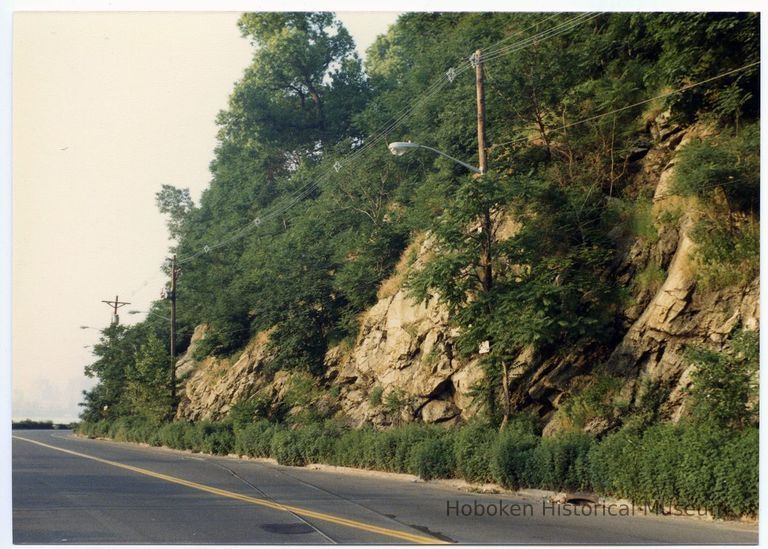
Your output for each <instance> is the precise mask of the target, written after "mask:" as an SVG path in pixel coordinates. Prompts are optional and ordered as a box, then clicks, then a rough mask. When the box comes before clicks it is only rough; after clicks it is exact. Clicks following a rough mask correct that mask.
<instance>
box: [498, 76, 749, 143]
mask: <svg viewBox="0 0 768 549" xmlns="http://www.w3.org/2000/svg"><path fill="white" fill-rule="evenodd" d="M759 64H760V61H755V62H754V63H749V64H748V65H744V66H742V67H739V68H737V69H733V70H730V71H727V72H724V73H721V74H718V75H717V76H713V77H711V78H707V79H705V80H701V81H699V82H695V83H693V84H688V85H686V86H682V87H681V88H678V89H676V90H673V91H671V92H667V93H663V94H661V95H657V96H655V97H651V98H649V99H644V100H643V101H638V102H637V103H633V104H631V105H626V106H624V107H620V108H618V109H613V110H610V111H607V112H604V113H600V114H596V115H594V116H589V117H587V118H583V119H581V120H578V121H576V122H571V123H569V124H564V125H562V126H557V127H555V128H552V130H551V131H560V130H567V129H568V128H572V127H574V126H578V125H580V124H585V123H587V122H591V121H592V120H597V119H599V118H603V117H604V116H608V115H611V114H616V113H619V112H623V111H626V110H629V109H633V108H635V107H639V106H641V105H645V104H647V103H651V102H652V101H657V100H659V99H664V98H666V97H669V96H671V95H675V94H677V93H682V92H684V91H687V90H690V89H691V88H695V87H697V86H701V85H703V84H707V83H709V82H713V81H715V80H719V79H720V78H725V77H726V76H730V75H731V74H735V73H737V72H741V71H744V70H747V69H749V68H752V67H754V66H757V65H759ZM529 140H530V139H529V138H528V137H521V138H517V139H513V140H511V141H504V142H502V143H494V144H493V145H490V146H488V147H487V149H492V148H494V147H503V146H506V145H512V144H516V143H524V142H527V141H529Z"/></svg>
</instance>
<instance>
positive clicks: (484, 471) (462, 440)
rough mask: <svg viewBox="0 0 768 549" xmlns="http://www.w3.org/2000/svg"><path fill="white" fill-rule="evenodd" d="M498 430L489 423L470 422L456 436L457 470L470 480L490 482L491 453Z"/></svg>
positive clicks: (491, 478)
mask: <svg viewBox="0 0 768 549" xmlns="http://www.w3.org/2000/svg"><path fill="white" fill-rule="evenodd" d="M495 440H496V431H495V430H494V429H493V428H491V427H490V426H488V425H483V424H480V423H475V424H470V425H467V426H466V427H464V428H462V429H461V430H460V431H459V432H458V433H457V435H456V437H455V442H454V453H455V458H456V471H457V472H458V473H459V475H460V476H461V477H462V478H464V479H465V480H467V481H469V482H490V481H492V480H493V477H492V474H491V454H492V448H493V444H494V442H495Z"/></svg>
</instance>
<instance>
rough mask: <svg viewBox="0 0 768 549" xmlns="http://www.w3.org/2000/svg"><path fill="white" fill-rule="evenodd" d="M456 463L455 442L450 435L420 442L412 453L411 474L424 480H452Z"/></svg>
mask: <svg viewBox="0 0 768 549" xmlns="http://www.w3.org/2000/svg"><path fill="white" fill-rule="evenodd" d="M454 468H455V461H454V455H453V441H452V440H451V437H450V436H449V435H448V434H445V435H443V436H441V437H439V438H428V439H425V440H422V441H421V442H418V443H417V444H416V445H415V446H414V447H413V449H412V450H411V453H410V467H409V469H410V472H411V473H413V474H416V475H419V476H420V477H421V478H423V479H424V480H430V479H433V478H450V477H451V476H453V473H454Z"/></svg>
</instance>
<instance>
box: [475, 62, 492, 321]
mask: <svg viewBox="0 0 768 549" xmlns="http://www.w3.org/2000/svg"><path fill="white" fill-rule="evenodd" d="M473 57H474V62H475V89H476V91H477V153H478V163H479V166H478V167H479V168H480V176H479V177H483V175H485V173H486V171H488V157H487V155H486V147H485V83H484V80H483V57H482V52H481V51H480V50H477V51H476V52H475V54H474V56H473ZM492 229H493V227H492V220H491V211H490V210H489V209H486V210H485V211H484V212H483V219H482V232H483V242H482V257H481V258H480V262H481V267H482V274H481V280H482V286H483V291H484V292H489V291H491V288H492V287H493V269H492V267H491V259H492V258H491V244H492ZM489 307H490V305H489ZM489 312H490V311H489Z"/></svg>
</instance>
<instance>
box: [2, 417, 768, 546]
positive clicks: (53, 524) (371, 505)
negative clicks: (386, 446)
mask: <svg viewBox="0 0 768 549" xmlns="http://www.w3.org/2000/svg"><path fill="white" fill-rule="evenodd" d="M475 502H477V503H478V504H479V505H484V506H485V509H486V514H485V516H461V511H462V510H468V509H469V508H472V510H473V511H474V508H475ZM500 503H501V505H502V506H504V511H501V507H499V504H500ZM465 505H469V506H470V507H464V506H465ZM494 506H495V508H496V515H497V516H488V512H491V511H493V509H494ZM449 509H457V510H458V515H459V516H457V511H450V513H449ZM478 509H479V508H478ZM598 509H599V508H598ZM568 510H570V512H571V513H574V512H575V511H576V508H575V507H573V506H551V505H550V506H547V507H544V505H543V504H542V502H541V501H537V500H534V499H523V498H516V497H512V496H498V495H475V494H468V493H466V492H460V491H457V490H452V489H449V488H446V487H443V486H435V485H432V484H429V483H414V482H409V481H404V480H390V479H386V480H384V479H382V478H372V477H367V476H359V475H350V474H341V473H330V472H325V471H315V470H309V469H298V468H289V467H281V466H277V465H271V464H265V463H261V462H255V461H248V460H238V459H235V458H226V457H209V456H200V455H193V454H189V453H184V452H176V451H173V450H167V449H162V448H145V447H142V446H137V445H129V444H118V443H114V442H108V441H97V440H88V439H81V438H76V437H74V436H73V435H72V434H71V433H70V432H68V431H14V440H13V541H14V542H15V543H80V544H93V543H95V544H112V543H174V544H197V543H209V544H210V543H214V544H254V543H259V544H264V543H283V544H326V543H445V542H460V543H509V544H517V543H524V544H532V543H534V544H536V543H538V544H545V543H546V544H554V543H591V544H597V543H601V544H623V543H631V544H644V543H656V544H661V543H676V544H704V543H748V544H756V543H757V529H756V527H753V526H747V525H739V524H733V523H719V522H718V523H712V522H704V521H696V520H690V519H681V518H663V517H656V516H642V515H641V516H634V517H619V516H613V517H611V516H602V515H600V514H599V513H598V516H590V517H585V516H574V515H573V514H572V515H571V516H564V515H565V513H566V512H567V511H568ZM558 511H559V513H558ZM499 512H504V513H505V515H510V516H503V517H502V516H498V514H499ZM515 513H517V515H518V516H511V515H514V514H515ZM558 514H559V515H560V516H558Z"/></svg>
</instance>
